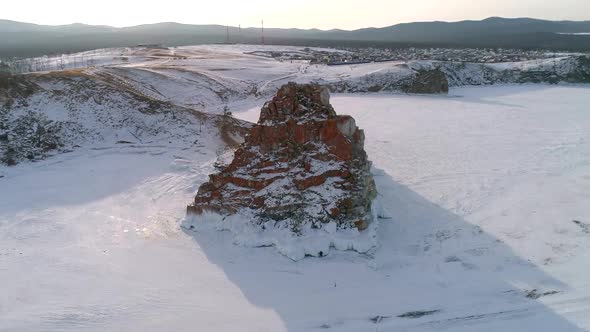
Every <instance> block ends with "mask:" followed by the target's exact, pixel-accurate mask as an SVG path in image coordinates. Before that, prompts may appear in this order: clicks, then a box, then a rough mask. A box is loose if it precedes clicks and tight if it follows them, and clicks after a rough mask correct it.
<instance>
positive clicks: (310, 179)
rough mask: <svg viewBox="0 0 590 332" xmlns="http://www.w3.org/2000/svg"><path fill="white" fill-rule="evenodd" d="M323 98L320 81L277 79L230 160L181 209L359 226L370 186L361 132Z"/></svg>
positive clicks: (263, 220)
mask: <svg viewBox="0 0 590 332" xmlns="http://www.w3.org/2000/svg"><path fill="white" fill-rule="evenodd" d="M329 99H330V96H329V93H328V90H327V88H325V87H322V86H320V85H315V84H306V85H297V84H295V83H289V84H287V85H284V86H283V87H281V88H280V89H279V90H278V92H277V93H276V95H275V96H274V98H273V99H272V100H271V101H269V102H267V103H266V104H265V105H264V106H263V107H262V110H261V112H260V119H259V120H258V123H257V124H256V125H255V126H254V127H253V128H252V129H251V130H250V132H249V134H248V135H247V136H246V139H245V142H244V143H243V144H242V145H241V147H240V148H238V149H237V150H236V152H235V154H234V159H233V161H232V162H231V163H230V164H229V165H227V166H224V167H223V168H222V169H221V171H220V172H219V173H217V174H212V175H210V176H209V181H208V182H206V183H204V184H203V185H201V187H200V188H199V191H198V194H197V196H196V197H195V200H194V203H193V204H191V205H189V206H188V209H187V212H188V213H189V214H192V215H197V216H198V215H202V214H203V213H205V212H213V213H217V214H221V215H233V214H244V215H247V216H249V217H250V218H251V220H253V222H255V223H259V224H261V225H267V223H269V222H270V223H271V224H274V225H277V224H280V225H282V226H285V225H287V226H288V227H290V228H291V230H292V231H293V232H294V233H299V232H300V231H301V229H303V227H307V228H323V226H324V225H326V224H328V223H331V222H334V223H335V224H336V225H337V226H338V228H340V229H345V228H357V229H359V230H363V229H365V228H366V227H367V226H368V224H369V223H370V222H371V213H370V211H371V203H372V200H373V198H375V196H376V190H375V184H374V181H373V178H372V176H371V173H370V167H371V163H370V162H369V161H368V159H367V154H366V153H365V151H364V148H363V146H364V138H365V137H364V133H363V131H362V130H361V129H359V128H358V127H357V126H356V124H355V121H354V119H353V118H352V117H350V116H347V115H337V114H336V112H335V111H334V109H333V108H332V106H331V105H330V102H329ZM331 224H333V223H331Z"/></svg>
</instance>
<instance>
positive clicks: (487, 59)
mask: <svg viewBox="0 0 590 332" xmlns="http://www.w3.org/2000/svg"><path fill="white" fill-rule="evenodd" d="M251 54H253V55H259V56H266V57H272V58H275V59H278V60H279V61H289V60H290V61H293V60H307V61H310V63H311V64H325V65H333V66H335V65H350V64H361V63H371V62H386V61H411V60H436V61H453V62H473V63H500V62H518V61H527V60H537V59H547V58H554V57H558V56H563V55H564V54H563V53H555V52H549V51H544V50H519V49H503V48H497V49H475V48H464V49H451V48H399V49H382V48H342V49H339V50H337V51H331V50H318V49H310V48H304V49H302V50H301V51H299V52H294V51H285V52H281V51H258V52H252V53H251Z"/></svg>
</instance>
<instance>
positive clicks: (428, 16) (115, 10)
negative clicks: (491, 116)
mask: <svg viewBox="0 0 590 332" xmlns="http://www.w3.org/2000/svg"><path fill="white" fill-rule="evenodd" d="M0 8H1V11H0V18H1V19H10V20H16V21H24V22H32V23H38V24H68V23H75V22H80V23H88V24H104V25H112V26H117V27H122V26H130V25H137V24H143V23H156V22H168V21H175V22H180V23H192V24H209V23H215V24H224V25H225V24H229V25H234V26H237V25H238V24H241V25H242V27H247V26H259V25H260V20H261V19H264V22H265V26H267V27H280V28H289V27H297V28H320V29H331V28H341V29H356V28H362V27H370V26H375V27H382V26H388V25H393V24H396V23H402V22H413V21H432V20H443V21H458V20H463V19H482V18H486V17H489V16H503V17H525V16H526V17H535V18H546V19H559V20H561V19H570V20H590V0H409V1H408V0H249V1H248V0H209V1H200V0H192V1H183V0H159V1H148V0H143V1H140V0H92V1H84V0H77V1H75V0H51V1H50V0H17V1H15V0H2V4H1V5H0Z"/></svg>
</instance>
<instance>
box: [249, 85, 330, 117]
mask: <svg viewBox="0 0 590 332" xmlns="http://www.w3.org/2000/svg"><path fill="white" fill-rule="evenodd" d="M334 117H336V112H335V111H334V108H333V107H332V105H330V92H329V90H328V88H327V87H325V86H321V85H315V84H303V85H298V84H296V83H292V82H290V83H288V84H286V85H283V86H282V87H281V88H279V90H278V91H277V93H276V95H275V96H274V97H273V99H272V100H270V101H268V102H266V103H265V104H264V106H263V107H262V110H261V111H260V118H259V120H258V123H259V124H266V125H270V124H276V123H280V122H285V121H288V120H296V121H305V120H308V119H312V118H313V119H316V120H320V119H331V118H334Z"/></svg>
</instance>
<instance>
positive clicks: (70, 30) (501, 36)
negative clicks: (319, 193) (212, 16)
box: [0, 17, 590, 57]
mask: <svg viewBox="0 0 590 332" xmlns="http://www.w3.org/2000/svg"><path fill="white" fill-rule="evenodd" d="M228 31H229V42H230V43H247V44H254V43H259V42H261V31H260V29H259V28H252V27H250V28H243V29H240V28H239V27H234V26H223V25H216V24H208V25H194V24H184V23H177V22H160V23H151V24H142V25H136V26H130V27H123V28H115V27H110V26H105V25H87V24H83V23H74V24H67V25H56V26H49V25H38V24H33V23H24V22H17V21H10V20H0V57H27V56H39V55H45V54H55V53H69V52H76V51H84V50H91V49H96V48H105V47H121V46H134V45H137V44H148V43H149V44H162V45H164V46H183V45H191V44H207V43H225V42H227V41H228V39H227V38H228ZM588 32H590V21H549V20H541V19H534V18H501V17H489V18H486V19H484V20H479V21H478V20H463V21H458V22H443V21H429V22H412V23H400V24H395V25H391V26H387V27H381V28H376V27H368V28H362V29H356V30H342V29H331V30H319V29H298V28H290V29H283V28H266V29H265V30H264V34H265V39H266V41H267V43H274V44H285V45H286V44H292V45H309V46H331V47H334V46H359V47H367V46H374V47H487V48H494V47H506V48H545V49H558V50H574V51H588V50H590V37H589V36H586V35H573V34H575V33H588Z"/></svg>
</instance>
